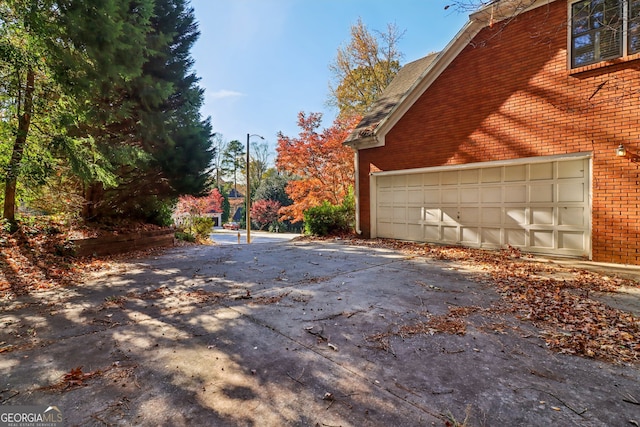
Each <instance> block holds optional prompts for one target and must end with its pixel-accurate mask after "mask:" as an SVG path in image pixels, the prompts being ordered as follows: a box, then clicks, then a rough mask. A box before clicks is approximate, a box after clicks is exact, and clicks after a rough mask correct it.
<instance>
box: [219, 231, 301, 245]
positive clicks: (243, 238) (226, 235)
mask: <svg viewBox="0 0 640 427" xmlns="http://www.w3.org/2000/svg"><path fill="white" fill-rule="evenodd" d="M238 236H239V237H238ZM298 236H300V234H295V233H268V232H266V231H256V230H251V243H276V242H285V241H288V240H291V239H293V238H295V237H298ZM211 240H213V241H214V242H215V243H217V244H220V245H237V244H241V245H243V244H246V243H247V230H239V231H233V230H225V229H224V228H216V229H215V231H214V232H213V234H211Z"/></svg>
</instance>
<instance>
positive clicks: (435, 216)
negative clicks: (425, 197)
mask: <svg viewBox="0 0 640 427" xmlns="http://www.w3.org/2000/svg"><path fill="white" fill-rule="evenodd" d="M423 220H424V222H425V223H429V222H431V223H436V224H438V223H440V221H442V212H441V211H440V209H437V208H436V209H433V208H432V209H425V210H424V218H423Z"/></svg>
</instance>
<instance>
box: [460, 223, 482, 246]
mask: <svg viewBox="0 0 640 427" xmlns="http://www.w3.org/2000/svg"><path fill="white" fill-rule="evenodd" d="M460 234H461V235H460V241H461V243H464V244H468V245H473V246H476V245H477V244H479V243H480V233H479V230H478V228H477V227H461V228H460Z"/></svg>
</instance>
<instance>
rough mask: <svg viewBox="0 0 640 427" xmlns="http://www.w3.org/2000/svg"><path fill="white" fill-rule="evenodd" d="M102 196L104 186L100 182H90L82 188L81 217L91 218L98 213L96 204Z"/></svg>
mask: <svg viewBox="0 0 640 427" xmlns="http://www.w3.org/2000/svg"><path fill="white" fill-rule="evenodd" d="M103 196H104V186H103V185H102V183H101V182H91V183H89V184H87V185H86V187H85V189H84V205H83V206H82V217H83V218H84V219H93V218H95V217H96V216H97V215H98V205H99V204H100V202H101V201H102V197H103Z"/></svg>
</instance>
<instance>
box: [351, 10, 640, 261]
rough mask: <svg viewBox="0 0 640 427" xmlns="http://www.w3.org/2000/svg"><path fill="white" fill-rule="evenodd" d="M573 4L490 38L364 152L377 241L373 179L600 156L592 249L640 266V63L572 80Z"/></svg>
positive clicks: (470, 49)
mask: <svg viewBox="0 0 640 427" xmlns="http://www.w3.org/2000/svg"><path fill="white" fill-rule="evenodd" d="M566 23H567V3H566V2H565V1H556V2H554V3H553V4H551V5H549V6H542V7H539V8H537V9H535V10H533V11H531V12H528V13H526V14H524V15H521V16H519V17H518V18H517V19H515V20H512V21H510V22H509V23H508V24H507V25H501V24H500V23H498V24H496V25H495V26H494V27H493V28H486V29H485V30H483V31H482V32H480V33H479V34H478V35H477V36H476V37H475V38H474V40H473V41H472V42H471V43H469V45H468V46H467V47H466V48H465V49H464V50H463V51H462V52H461V54H460V55H459V56H458V57H457V58H456V59H455V60H454V61H453V62H452V63H451V64H450V65H449V67H448V68H447V69H446V70H445V71H444V72H443V73H442V74H441V75H440V77H439V78H438V79H437V80H436V82H435V83H434V84H432V86H431V87H430V88H429V89H428V90H427V91H426V92H425V93H424V94H423V95H422V96H421V97H420V98H419V100H418V101H417V102H416V103H415V104H414V105H413V106H412V107H411V109H410V110H409V111H408V112H407V113H406V114H405V115H404V116H403V117H402V118H401V119H400V121H399V122H398V123H397V124H396V125H395V126H394V127H393V129H391V131H390V132H389V133H388V134H387V135H386V145H385V146H384V147H379V148H373V149H367V150H361V151H360V153H359V158H360V164H359V166H360V176H359V178H360V197H361V199H360V209H361V211H360V218H361V228H362V230H363V232H364V235H365V236H369V235H370V219H371V217H370V213H369V177H368V175H369V171H370V170H373V169H376V168H377V169H379V170H384V171H386V170H398V169H407V168H418V167H428V166H439V165H447V164H450V165H453V164H461V163H469V162H484V161H493V160H507V159H516V158H522V157H535V156H546V155H556V154H567V153H576V152H591V153H592V155H593V171H592V173H593V185H592V208H593V213H592V228H593V231H592V248H593V259H594V260H596V261H602V262H615V263H629V264H640V225H639V224H640V208H639V206H640V200H639V198H638V196H639V195H640V193H639V188H640V174H639V171H640V169H639V166H640V163H636V162H634V161H632V160H633V159H631V158H618V157H615V148H616V147H617V146H618V144H620V143H623V144H624V145H625V147H626V148H627V150H628V151H630V152H631V153H638V154H640V144H639V140H640V58H637V59H635V60H625V61H620V62H619V63H617V64H611V63H609V64H606V66H602V64H598V65H596V66H591V67H587V68H584V69H581V70H580V72H576V71H575V70H574V71H573V72H571V71H570V70H569V68H568V65H567V64H568V60H567V24H566Z"/></svg>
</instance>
